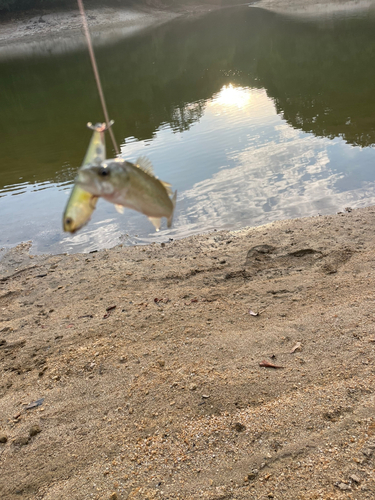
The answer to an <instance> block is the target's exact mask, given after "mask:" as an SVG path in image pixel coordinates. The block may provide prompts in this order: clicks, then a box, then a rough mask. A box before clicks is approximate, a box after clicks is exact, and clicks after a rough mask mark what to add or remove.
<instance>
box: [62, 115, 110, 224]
mask: <svg viewBox="0 0 375 500" xmlns="http://www.w3.org/2000/svg"><path fill="white" fill-rule="evenodd" d="M112 124H113V122H110V123H109V126H111V125H112ZM87 126H88V127H89V128H90V129H91V130H93V134H92V137H91V140H90V143H89V147H88V148H87V151H86V155H85V157H84V159H83V162H82V165H81V167H80V169H83V168H86V167H87V166H90V165H100V163H101V162H102V161H103V160H105V157H106V148H105V137H104V132H105V130H107V128H108V127H107V125H106V124H105V123H97V124H96V125H92V123H91V122H89V123H88V124H87ZM98 199H99V198H98V197H97V196H93V195H92V194H91V193H89V192H88V191H85V190H84V189H82V188H81V187H80V186H78V185H76V184H74V186H73V189H72V191H71V193H70V196H69V200H68V203H67V204H66V208H65V211H64V215H63V229H64V231H66V232H69V233H75V232H76V231H78V230H79V229H81V228H82V227H83V226H84V225H85V224H87V222H88V221H89V220H90V219H91V215H92V213H93V211H94V210H95V207H96V204H97V202H98Z"/></svg>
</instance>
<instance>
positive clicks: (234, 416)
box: [0, 207, 375, 500]
mask: <svg viewBox="0 0 375 500" xmlns="http://www.w3.org/2000/svg"><path fill="white" fill-rule="evenodd" d="M374 227H375V208H374V207H369V208H366V209H358V210H353V211H348V212H345V213H341V214H337V215H333V216H323V217H313V218H308V219H297V220H290V221H281V222H277V223H273V224H270V225H268V226H263V227H258V228H254V229H246V230H243V231H241V232H214V233H212V234H208V235H202V236H197V237H191V238H188V239H185V240H181V241H174V242H171V243H169V244H162V245H160V244H154V245H150V246H146V247H126V248H125V247H124V248H123V247H116V248H113V249H112V250H109V251H102V252H97V253H93V254H85V255H54V256H30V255H29V254H28V245H20V246H18V247H16V248H14V249H12V250H10V251H8V252H7V253H4V254H3V255H2V259H1V261H0V286H1V292H0V293H1V295H0V307H1V322H0V357H1V358H0V359H1V365H0V366H1V382H0V398H1V400H0V407H1V412H0V464H1V465H0V469H1V471H2V472H1V474H0V497H1V498H2V499H4V500H5V499H6V500H13V499H14V500H16V499H43V500H57V499H61V500H66V499H69V500H73V499H76V500H82V499H91V498H93V499H101V500H102V499H108V500H109V499H112V500H114V499H139V500H141V499H142V500H144V499H158V498H160V499H172V498H180V499H202V498H203V499H210V500H211V499H212V500H214V499H215V500H218V499H253V498H254V499H255V498H256V499H268V498H274V499H279V500H286V499H290V500H296V499H327V500H328V499H355V498H356V499H369V500H370V499H373V498H374V491H375V473H374V470H375V468H374V465H375V463H374V459H375V411H374V410H375V407H374V388H375V365H374V354H375V323H374V321H375V317H374V290H373V289H374V262H375V244H374V243H375V241H374V240H375V236H374ZM250 311H252V312H250ZM264 362H266V363H264ZM267 363H271V364H273V365H276V366H279V367H282V368H272V367H264V366H261V365H262V364H263V365H264V364H267Z"/></svg>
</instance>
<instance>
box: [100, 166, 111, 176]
mask: <svg viewBox="0 0 375 500" xmlns="http://www.w3.org/2000/svg"><path fill="white" fill-rule="evenodd" d="M98 174H99V175H100V176H101V177H105V176H106V175H109V170H108V169H107V168H105V167H101V168H100V169H99V171H98Z"/></svg>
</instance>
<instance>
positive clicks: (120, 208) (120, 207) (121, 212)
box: [115, 205, 124, 214]
mask: <svg viewBox="0 0 375 500" xmlns="http://www.w3.org/2000/svg"><path fill="white" fill-rule="evenodd" d="M115 209H116V210H117V212H118V213H119V214H123V213H124V207H123V206H122V205H115Z"/></svg>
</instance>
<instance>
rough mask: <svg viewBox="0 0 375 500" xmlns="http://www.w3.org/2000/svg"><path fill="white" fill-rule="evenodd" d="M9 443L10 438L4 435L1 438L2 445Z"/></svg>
mask: <svg viewBox="0 0 375 500" xmlns="http://www.w3.org/2000/svg"><path fill="white" fill-rule="evenodd" d="M7 441H8V438H7V437H6V436H4V435H1V436H0V443H6V442H7Z"/></svg>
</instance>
